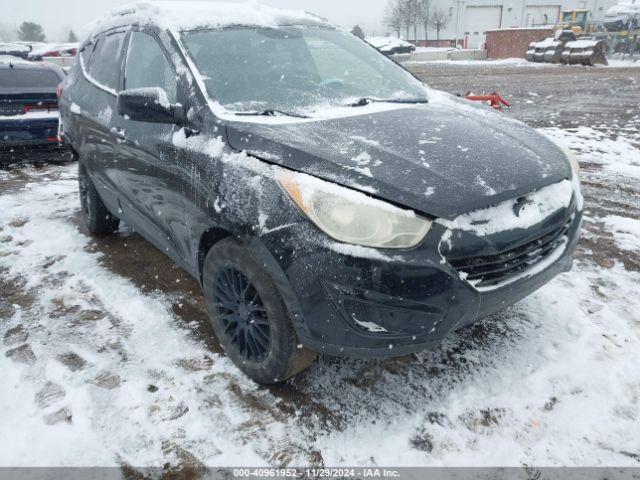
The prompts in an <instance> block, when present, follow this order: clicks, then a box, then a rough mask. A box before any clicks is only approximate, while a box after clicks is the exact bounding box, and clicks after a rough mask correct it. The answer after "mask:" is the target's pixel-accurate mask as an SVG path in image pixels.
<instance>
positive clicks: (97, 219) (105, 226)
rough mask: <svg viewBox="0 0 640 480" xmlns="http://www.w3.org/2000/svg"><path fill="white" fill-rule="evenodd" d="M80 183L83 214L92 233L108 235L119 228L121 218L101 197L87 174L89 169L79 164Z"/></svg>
mask: <svg viewBox="0 0 640 480" xmlns="http://www.w3.org/2000/svg"><path fill="white" fill-rule="evenodd" d="M78 184H79V188H80V205H81V206H82V216H83V217H84V221H85V224H86V225H87V229H88V230H89V233H90V234H92V235H108V234H110V233H113V232H115V231H116V230H118V226H119V225H120V219H119V218H117V217H115V216H114V215H113V214H112V213H111V212H109V210H107V207H105V205H104V203H102V200H101V199H100V196H99V195H98V192H97V190H96V187H95V186H94V185H93V182H92V181H91V178H89V175H88V174H87V169H86V168H85V166H84V165H83V164H82V163H80V164H78Z"/></svg>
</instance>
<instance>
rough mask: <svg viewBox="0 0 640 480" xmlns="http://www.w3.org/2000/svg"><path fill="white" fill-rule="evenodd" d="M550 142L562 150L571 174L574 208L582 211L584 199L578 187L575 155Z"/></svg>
mask: <svg viewBox="0 0 640 480" xmlns="http://www.w3.org/2000/svg"><path fill="white" fill-rule="evenodd" d="M549 138H550V137H549ZM550 140H551V141H553V143H555V144H556V145H557V147H558V148H559V149H560V150H562V152H563V153H564V156H565V157H567V160H568V162H569V165H571V170H572V173H573V175H572V179H571V180H572V183H573V191H574V194H575V200H576V208H577V209H578V210H579V211H582V207H583V206H584V197H583V196H582V187H581V185H580V163H579V162H578V159H577V158H576V156H575V154H574V153H573V152H572V151H571V150H570V149H569V147H567V146H566V145H563V144H562V143H560V142H558V141H557V140H555V139H554V138H550Z"/></svg>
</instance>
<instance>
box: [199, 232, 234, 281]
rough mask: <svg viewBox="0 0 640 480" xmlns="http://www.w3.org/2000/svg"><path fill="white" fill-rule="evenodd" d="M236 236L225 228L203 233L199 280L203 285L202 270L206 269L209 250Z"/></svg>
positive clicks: (200, 246)
mask: <svg viewBox="0 0 640 480" xmlns="http://www.w3.org/2000/svg"><path fill="white" fill-rule="evenodd" d="M228 237H234V235H233V234H232V233H231V232H229V231H228V230H225V229H224V228H219V227H211V228H209V229H207V230H205V231H204V232H203V234H202V235H201V236H200V242H199V244H198V280H199V281H200V283H202V269H203V267H204V259H205V258H206V257H207V254H208V253H209V250H211V248H212V247H213V246H214V245H215V244H216V243H218V242H220V241H222V240H224V239H225V238H228Z"/></svg>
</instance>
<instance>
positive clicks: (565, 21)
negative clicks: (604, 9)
mask: <svg viewBox="0 0 640 480" xmlns="http://www.w3.org/2000/svg"><path fill="white" fill-rule="evenodd" d="M590 19H591V10H588V9H586V8H576V9H574V10H563V11H562V18H561V20H560V23H559V24H558V25H556V30H571V31H572V32H573V33H575V34H576V36H580V35H585V34H590V33H595V31H596V29H595V26H594V25H593V24H592V23H591V22H590Z"/></svg>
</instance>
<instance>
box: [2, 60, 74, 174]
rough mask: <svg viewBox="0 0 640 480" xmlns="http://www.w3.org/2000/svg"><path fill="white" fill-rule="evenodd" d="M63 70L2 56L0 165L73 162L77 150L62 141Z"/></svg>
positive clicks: (44, 63)
mask: <svg viewBox="0 0 640 480" xmlns="http://www.w3.org/2000/svg"><path fill="white" fill-rule="evenodd" d="M64 79H65V73H64V72H63V70H62V69H61V68H60V67H57V66H56V65H53V64H50V63H48V62H28V61H26V60H23V59H21V58H18V57H13V56H0V162H3V163H4V162H13V161H17V160H22V159H30V160H32V159H33V160H40V159H42V160H48V161H69V160H73V159H74V155H73V151H72V150H71V149H70V148H69V147H68V146H66V145H64V144H63V143H62V142H61V141H60V139H59V138H58V125H59V113H58V97H57V89H58V86H59V85H60V84H61V83H62V81H63V80H64Z"/></svg>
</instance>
